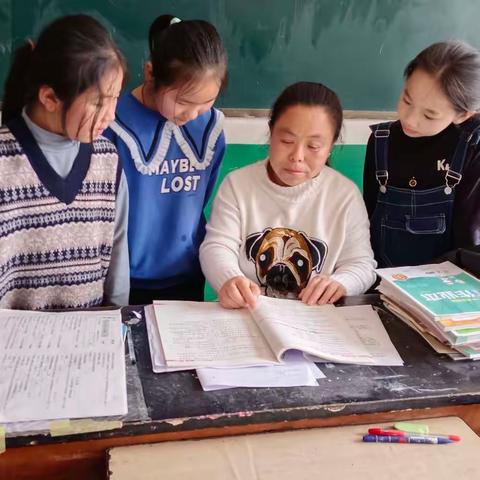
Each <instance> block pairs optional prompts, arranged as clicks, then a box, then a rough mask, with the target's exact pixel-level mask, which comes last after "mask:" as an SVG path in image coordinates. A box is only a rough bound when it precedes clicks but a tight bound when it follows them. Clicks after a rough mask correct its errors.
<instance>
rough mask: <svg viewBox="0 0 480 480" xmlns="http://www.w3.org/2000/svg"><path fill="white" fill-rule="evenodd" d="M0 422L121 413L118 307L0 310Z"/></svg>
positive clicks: (124, 399)
mask: <svg viewBox="0 0 480 480" xmlns="http://www.w3.org/2000/svg"><path fill="white" fill-rule="evenodd" d="M0 331H1V332H2V335H1V337H0V422H18V421H36V420H50V419H60V418H79V417H97V416H109V415H124V414H125V413H127V389H126V376H125V359H124V345H123V339H122V333H121V314H120V311H119V310H105V311H89V312H86V311H84V312H68V313H63V312H62V313H43V312H28V311H20V310H19V311H13V310H0Z"/></svg>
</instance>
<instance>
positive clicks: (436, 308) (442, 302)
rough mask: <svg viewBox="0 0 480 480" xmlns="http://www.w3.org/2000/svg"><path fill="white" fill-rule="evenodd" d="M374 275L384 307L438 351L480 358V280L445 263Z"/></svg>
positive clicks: (452, 355) (401, 268)
mask: <svg viewBox="0 0 480 480" xmlns="http://www.w3.org/2000/svg"><path fill="white" fill-rule="evenodd" d="M377 273H378V274H379V275H380V277H381V279H382V281H381V283H380V285H379V287H378V290H379V291H380V293H381V296H382V299H383V301H384V303H385V306H386V307H387V308H388V309H389V310H390V311H392V312H393V313H394V314H395V315H397V316H398V317H399V318H400V319H402V320H403V321H404V322H405V323H406V324H407V325H409V326H410V327H412V328H413V329H415V330H416V331H417V332H418V333H419V334H420V335H422V336H423V337H424V338H425V340H426V341H427V342H428V343H429V344H430V345H431V346H432V347H433V348H434V349H435V350H436V351H437V352H439V353H446V354H447V355H450V356H451V357H452V358H453V359H455V360H463V359H479V358H480V280H478V279H477V278H475V277H474V276H472V275H470V274H469V273H467V272H465V271H464V270H462V269H461V268H459V267H457V266H455V265H453V264H452V263H450V262H444V263H439V264H433V265H420V266H416V267H395V268H383V269H378V270H377Z"/></svg>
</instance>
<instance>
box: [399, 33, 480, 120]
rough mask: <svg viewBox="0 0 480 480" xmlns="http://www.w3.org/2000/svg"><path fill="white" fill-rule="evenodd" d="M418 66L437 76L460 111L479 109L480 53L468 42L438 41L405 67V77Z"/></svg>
mask: <svg viewBox="0 0 480 480" xmlns="http://www.w3.org/2000/svg"><path fill="white" fill-rule="evenodd" d="M417 69H420V70H423V71H424V72H426V73H429V74H430V75H433V77H434V78H436V79H437V81H438V82H439V85H440V87H441V89H442V91H443V93H444V94H445V95H446V97H447V98H448V99H449V100H450V103H451V104H452V105H453V107H454V109H455V110H456V111H457V112H459V113H462V112H479V111H480V52H479V51H478V50H477V49H476V48H474V47H472V46H471V45H468V44H467V43H464V42H461V41H458V40H453V41H448V42H438V43H434V44H432V45H430V46H429V47H427V48H425V49H424V50H422V51H421V52H420V53H419V54H418V55H417V56H416V57H415V58H414V59H413V60H412V61H411V62H410V63H409V64H408V65H407V67H406V68H405V72H404V74H405V78H407V79H408V78H409V77H410V75H411V74H412V73H413V72H414V71H415V70H417Z"/></svg>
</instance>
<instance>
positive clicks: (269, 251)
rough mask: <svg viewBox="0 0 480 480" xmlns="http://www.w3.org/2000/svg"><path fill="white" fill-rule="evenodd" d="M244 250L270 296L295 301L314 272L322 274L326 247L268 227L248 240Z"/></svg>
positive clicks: (306, 238)
mask: <svg viewBox="0 0 480 480" xmlns="http://www.w3.org/2000/svg"><path fill="white" fill-rule="evenodd" d="M245 250H246V255H247V258H248V260H250V261H252V262H254V263H255V270H256V274H257V278H258V280H259V282H260V284H261V285H262V286H263V287H264V288H265V293H266V294H267V295H269V296H277V297H293V298H296V297H297V296H298V294H299V293H300V292H301V290H303V289H304V288H305V287H306V285H307V283H308V280H309V279H310V276H311V274H312V271H315V272H316V273H320V272H321V270H322V267H323V264H324V262H325V257H326V254H327V245H326V243H325V242H323V241H321V240H317V239H313V238H309V237H308V236H307V235H306V234H305V233H303V232H298V231H296V230H292V229H290V228H266V229H265V230H264V231H263V232H259V233H252V234H251V235H249V236H248V237H247V240H246V243H245Z"/></svg>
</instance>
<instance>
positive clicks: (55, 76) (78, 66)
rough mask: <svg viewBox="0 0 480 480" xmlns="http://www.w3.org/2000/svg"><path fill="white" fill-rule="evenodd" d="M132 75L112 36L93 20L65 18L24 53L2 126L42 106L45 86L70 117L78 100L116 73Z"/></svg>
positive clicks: (16, 64)
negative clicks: (40, 93) (40, 95)
mask: <svg viewBox="0 0 480 480" xmlns="http://www.w3.org/2000/svg"><path fill="white" fill-rule="evenodd" d="M115 69H119V70H121V71H122V75H123V74H124V73H125V72H126V61H125V58H124V56H123V55H122V53H121V52H120V50H119V49H118V47H117V46H116V45H115V43H114V41H113V39H112V37H111V36H110V34H109V33H108V31H107V30H106V29H105V28H104V27H103V26H102V25H101V24H100V23H99V22H98V21H97V20H95V19H94V18H92V17H90V16H88V15H70V16H65V17H61V18H59V19H57V20H55V21H53V22H52V23H51V24H50V25H48V26H47V27H46V28H45V29H44V30H43V31H42V32H41V34H40V36H39V37H38V41H37V42H36V44H34V43H33V42H32V41H28V42H26V44H25V45H24V46H22V47H20V48H19V49H18V50H17V51H16V52H15V55H14V58H13V62H12V65H11V68H10V71H9V74H8V77H7V80H6V82H5V93H4V98H3V106H2V123H6V122H7V121H8V120H9V119H11V118H13V117H15V116H17V115H19V114H20V113H21V111H22V109H23V108H24V107H27V109H28V108H30V107H31V106H33V105H34V104H35V102H37V99H38V91H39V89H40V87H41V86H42V85H47V86H49V87H51V88H52V89H53V91H54V92H55V95H56V96H57V98H58V99H59V100H60V101H62V102H63V112H62V114H63V121H64V120H65V114H66V112H67V111H68V109H69V107H70V106H71V104H72V103H73V101H74V100H75V98H76V97H77V96H78V95H80V94H82V93H83V92H84V91H86V90H87V89H88V88H90V87H93V86H97V87H98V89H99V90H100V91H101V89H100V80H101V79H102V78H103V76H104V75H105V74H106V73H107V72H109V71H111V70H115Z"/></svg>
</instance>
